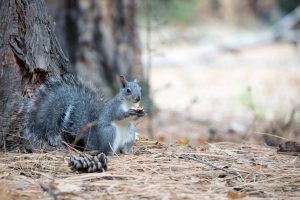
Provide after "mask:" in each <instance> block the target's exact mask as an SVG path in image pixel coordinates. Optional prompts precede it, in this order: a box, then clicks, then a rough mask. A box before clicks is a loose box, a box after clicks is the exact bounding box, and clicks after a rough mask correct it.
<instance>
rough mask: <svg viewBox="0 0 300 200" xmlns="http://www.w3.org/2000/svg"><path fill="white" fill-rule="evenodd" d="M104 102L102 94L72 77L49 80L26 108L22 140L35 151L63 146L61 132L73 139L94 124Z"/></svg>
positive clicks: (66, 76)
mask: <svg viewBox="0 0 300 200" xmlns="http://www.w3.org/2000/svg"><path fill="white" fill-rule="evenodd" d="M103 106H104V101H103V98H102V92H101V91H99V90H96V89H95V88H92V87H88V86H86V85H85V84H84V82H83V81H81V80H79V79H78V78H76V77H74V76H73V75H69V74H68V75H64V76H62V77H56V76H52V77H49V78H48V80H47V81H46V82H45V83H44V84H42V85H41V86H40V87H39V88H38V89H37V91H36V93H35V95H34V96H33V97H32V98H31V99H30V101H29V102H28V104H27V105H26V106H25V108H26V110H25V117H24V119H25V128H24V131H23V136H24V137H25V138H26V139H27V140H28V141H29V143H30V144H31V147H32V148H34V149H40V148H44V149H45V150H53V149H56V148H59V147H61V146H62V132H63V131H66V132H69V133H70V134H71V135H76V132H77V131H78V130H79V129H80V127H81V126H82V125H84V124H85V123H88V122H90V121H93V120H97V118H98V115H99V113H100V112H101V109H102V107H103Z"/></svg>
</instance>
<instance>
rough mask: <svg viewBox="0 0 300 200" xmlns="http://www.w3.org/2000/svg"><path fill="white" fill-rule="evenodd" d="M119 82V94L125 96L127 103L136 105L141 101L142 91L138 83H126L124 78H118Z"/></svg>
mask: <svg viewBox="0 0 300 200" xmlns="http://www.w3.org/2000/svg"><path fill="white" fill-rule="evenodd" d="M120 81H121V85H122V88H121V93H122V94H123V95H124V96H125V98H126V100H127V101H130V102H132V103H138V102H139V101H140V100H141V95H142V92H141V91H142V89H141V87H140V85H139V84H138V82H137V81H136V80H134V81H133V82H130V81H127V80H126V79H125V77H124V76H120Z"/></svg>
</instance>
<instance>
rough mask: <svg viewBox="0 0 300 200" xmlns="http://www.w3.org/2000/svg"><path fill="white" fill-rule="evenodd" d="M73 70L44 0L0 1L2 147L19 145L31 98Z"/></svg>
mask: <svg viewBox="0 0 300 200" xmlns="http://www.w3.org/2000/svg"><path fill="white" fill-rule="evenodd" d="M68 71H69V61H68V59H67V57H66V56H65V55H64V53H63V51H62V49H61V47H60V45H59V43H58V41H57V38H56V36H55V34H54V29H53V24H52V22H51V21H50V20H49V17H48V14H47V9H46V4H45V2H44V1H43V0H5V1H4V0H1V1H0V127H1V129H0V137H1V138H0V148H1V149H2V150H11V149H13V148H15V147H16V146H18V142H19V139H20V137H19V135H20V130H21V129H22V120H23V112H24V110H25V109H26V103H27V102H28V99H29V98H30V97H31V96H32V95H33V93H34V91H35V89H36V88H37V87H38V86H39V85H40V84H41V83H43V82H44V80H45V79H47V77H48V76H52V75H55V76H61V75H63V74H65V73H68Z"/></svg>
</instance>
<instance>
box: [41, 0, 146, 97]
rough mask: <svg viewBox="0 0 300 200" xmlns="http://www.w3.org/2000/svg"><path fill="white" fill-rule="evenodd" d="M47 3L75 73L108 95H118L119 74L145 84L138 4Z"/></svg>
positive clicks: (107, 0) (95, 0) (131, 0)
mask: <svg viewBox="0 0 300 200" xmlns="http://www.w3.org/2000/svg"><path fill="white" fill-rule="evenodd" d="M62 2H63V3H62ZM47 3H48V6H49V9H50V14H51V15H52V17H53V18H54V19H55V21H56V22H57V25H56V31H57V35H58V36H59V37H58V38H59V40H60V43H61V44H63V45H62V46H63V48H64V49H66V52H68V55H69V57H70V61H71V63H72V65H73V66H74V68H73V71H74V72H75V73H77V74H78V75H79V76H81V77H83V78H84V79H88V80H91V81H92V82H93V83H94V84H95V85H96V86H98V87H101V88H102V89H103V90H104V91H105V92H107V93H111V92H115V91H116V88H117V82H116V80H117V79H116V76H117V75H120V74H121V75H125V76H126V77H127V78H128V79H134V78H139V79H140V80H141V82H142V84H143V83H144V82H145V80H144V73H143V70H142V67H141V62H140V52H141V50H140V43H139V38H138V34H137V27H136V14H137V2H136V0H118V1H111V0H65V1H53V0H48V1H47Z"/></svg>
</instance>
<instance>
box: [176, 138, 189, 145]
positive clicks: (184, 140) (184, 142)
mask: <svg viewBox="0 0 300 200" xmlns="http://www.w3.org/2000/svg"><path fill="white" fill-rule="evenodd" d="M189 143H190V141H189V140H188V139H181V140H177V142H176V144H179V145H188V144H189Z"/></svg>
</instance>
